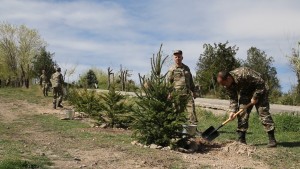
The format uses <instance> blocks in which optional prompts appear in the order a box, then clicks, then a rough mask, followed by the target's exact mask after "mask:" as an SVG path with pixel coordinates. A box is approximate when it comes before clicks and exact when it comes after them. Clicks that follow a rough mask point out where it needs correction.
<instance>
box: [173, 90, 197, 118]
mask: <svg viewBox="0 0 300 169" xmlns="http://www.w3.org/2000/svg"><path fill="white" fill-rule="evenodd" d="M179 98H180V103H187V105H183V104H178V105H176V109H177V110H179V111H180V112H184V111H187V112H188V119H189V122H190V123H191V124H196V123H197V122H198V120H197V115H196V109H195V102H194V99H193V97H192V96H191V95H181V96H180V97H179Z"/></svg>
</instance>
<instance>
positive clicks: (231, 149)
mask: <svg viewBox="0 0 300 169" xmlns="http://www.w3.org/2000/svg"><path fill="white" fill-rule="evenodd" d="M255 151H256V147H254V146H251V145H246V144H242V143H239V142H236V141H234V142H231V143H227V144H225V145H224V146H223V147H222V149H221V151H220V153H221V154H223V155H226V156H230V155H232V156H236V154H240V155H247V156H250V155H251V154H253V153H254V152H255Z"/></svg>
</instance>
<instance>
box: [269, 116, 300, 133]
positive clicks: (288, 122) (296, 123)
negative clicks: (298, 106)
mask: <svg viewBox="0 0 300 169" xmlns="http://www.w3.org/2000/svg"><path fill="white" fill-rule="evenodd" d="M274 121H275V124H276V131H278V132H300V116H299V115H295V116H291V115H288V114H281V115H276V116H274Z"/></svg>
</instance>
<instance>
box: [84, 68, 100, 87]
mask: <svg viewBox="0 0 300 169" xmlns="http://www.w3.org/2000/svg"><path fill="white" fill-rule="evenodd" d="M86 82H87V86H88V87H89V88H94V85H95V84H98V80H97V77H96V74H95V72H94V71H93V70H91V69H90V70H89V71H88V72H87V74H86Z"/></svg>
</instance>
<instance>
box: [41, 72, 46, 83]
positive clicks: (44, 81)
mask: <svg viewBox="0 0 300 169" xmlns="http://www.w3.org/2000/svg"><path fill="white" fill-rule="evenodd" d="M46 83H47V76H46V75H45V74H42V75H41V76H40V85H42V84H46Z"/></svg>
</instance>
